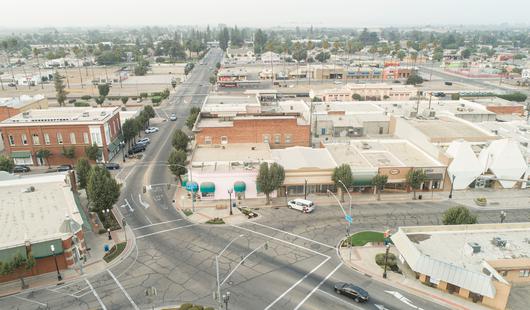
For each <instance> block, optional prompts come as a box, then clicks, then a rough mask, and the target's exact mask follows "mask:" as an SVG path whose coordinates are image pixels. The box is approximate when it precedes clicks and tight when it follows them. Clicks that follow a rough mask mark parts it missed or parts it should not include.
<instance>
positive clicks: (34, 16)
mask: <svg viewBox="0 0 530 310" xmlns="http://www.w3.org/2000/svg"><path fill="white" fill-rule="evenodd" d="M0 12H1V14H0V16H1V18H0V27H10V28H11V27H45V26H104V25H117V26H127V25H206V24H210V25H216V24H218V23H225V24H228V25H233V24H238V25H245V26H265V27H267V26H309V25H311V24H312V25H315V26H317V27H320V26H344V27H362V26H390V25H396V26H399V25H425V24H434V25H440V24H452V25H461V24H463V25H469V24H473V25H476V24H500V23H510V24H516V23H524V24H526V25H528V24H529V23H530V18H529V17H528V16H529V15H528V14H529V12H530V0H502V1H501V0H259V1H256V0H184V1H183V0H142V1H140V0H129V1H127V0H84V1H79V0H22V1H16V0H2V1H1V3H0Z"/></svg>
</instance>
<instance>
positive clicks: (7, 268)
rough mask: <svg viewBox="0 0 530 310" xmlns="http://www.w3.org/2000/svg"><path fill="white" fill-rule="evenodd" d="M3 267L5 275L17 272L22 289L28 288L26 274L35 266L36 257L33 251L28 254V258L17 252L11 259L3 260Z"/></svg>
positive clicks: (2, 271)
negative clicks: (32, 253)
mask: <svg viewBox="0 0 530 310" xmlns="http://www.w3.org/2000/svg"><path fill="white" fill-rule="evenodd" d="M1 265H2V269H1V273H2V275H4V276H7V275H10V274H16V275H17V276H18V278H19V279H20V284H21V286H22V289H26V288H27V285H26V283H25V282H24V274H25V273H26V272H27V271H30V270H31V269H33V267H35V258H33V256H32V255H31V253H28V254H27V258H24V257H23V256H22V255H21V254H20V253H17V254H15V256H13V258H12V260H11V261H8V262H1Z"/></svg>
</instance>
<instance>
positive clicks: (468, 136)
mask: <svg viewBox="0 0 530 310" xmlns="http://www.w3.org/2000/svg"><path fill="white" fill-rule="evenodd" d="M407 122H408V123H409V124H411V125H412V126H413V127H415V128H416V129H418V130H419V131H421V132H422V133H423V134H424V135H425V136H427V137H428V138H429V139H430V140H431V142H447V141H449V142H450V141H453V140H456V139H464V140H466V141H483V140H492V139H496V137H495V136H494V135H493V134H491V133H489V132H487V131H485V130H483V129H481V128H479V127H477V126H474V125H472V124H471V123H468V122H466V121H463V120H460V119H458V118H456V117H448V116H440V117H438V118H437V119H416V118H414V119H408V120H407Z"/></svg>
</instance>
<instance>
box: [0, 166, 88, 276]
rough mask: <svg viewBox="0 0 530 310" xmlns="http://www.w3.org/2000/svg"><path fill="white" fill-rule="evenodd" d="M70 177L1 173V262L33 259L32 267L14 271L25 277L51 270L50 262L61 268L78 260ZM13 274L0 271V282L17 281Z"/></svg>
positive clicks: (80, 249)
mask: <svg viewBox="0 0 530 310" xmlns="http://www.w3.org/2000/svg"><path fill="white" fill-rule="evenodd" d="M72 176H73V174H71V175H70V174H66V173H55V174H45V175H39V176H31V177H27V178H19V177H17V176H13V175H9V174H7V173H0V205H1V206H2V208H1V209H0V220H1V221H2V225H1V226H0V262H2V263H7V262H10V261H12V260H13V258H14V257H15V256H17V255H20V256H22V257H23V258H24V259H26V258H28V257H29V256H31V257H33V258H34V259H35V263H36V264H35V266H34V267H33V268H32V269H31V270H28V271H25V272H24V271H23V270H18V273H23V274H24V276H32V275H38V274H43V273H48V272H54V271H56V267H55V260H56V261H57V265H58V268H59V269H60V270H62V269H66V268H73V267H74V266H75V265H76V264H77V265H78V264H82V263H83V261H84V259H83V258H84V256H85V254H86V244H85V240H84V232H83V229H82V227H83V219H82V216H81V213H80V212H82V210H80V209H79V206H78V205H77V202H76V199H75V197H74V194H73V192H72V186H71V184H72V181H73V177H72ZM20 223H24V224H25V225H20ZM52 246H53V249H54V252H52ZM54 254H55V256H54ZM18 273H17V272H15V273H13V274H9V275H2V276H0V282H5V281H11V280H14V279H17V278H18V276H19V274H18Z"/></svg>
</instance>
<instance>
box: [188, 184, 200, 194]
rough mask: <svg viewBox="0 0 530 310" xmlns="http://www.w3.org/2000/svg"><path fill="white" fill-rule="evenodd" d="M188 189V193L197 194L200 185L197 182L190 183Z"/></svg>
mask: <svg viewBox="0 0 530 310" xmlns="http://www.w3.org/2000/svg"><path fill="white" fill-rule="evenodd" d="M186 189H187V190H188V191H193V192H196V191H197V190H198V189H199V185H198V184H197V183H195V182H189V183H188V184H186Z"/></svg>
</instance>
